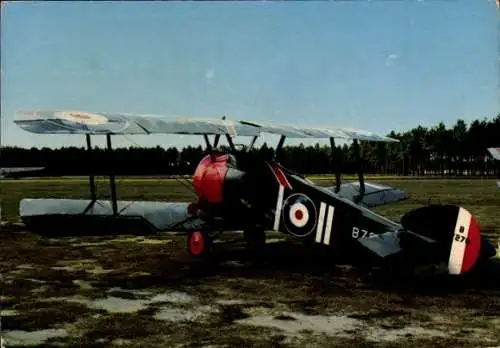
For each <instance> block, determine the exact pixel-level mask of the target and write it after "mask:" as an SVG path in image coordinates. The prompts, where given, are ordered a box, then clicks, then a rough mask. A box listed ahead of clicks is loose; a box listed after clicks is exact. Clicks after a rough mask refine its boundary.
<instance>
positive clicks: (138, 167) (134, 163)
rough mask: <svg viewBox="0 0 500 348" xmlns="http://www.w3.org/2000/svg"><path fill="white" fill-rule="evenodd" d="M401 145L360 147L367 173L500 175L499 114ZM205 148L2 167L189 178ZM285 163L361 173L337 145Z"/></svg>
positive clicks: (71, 156)
mask: <svg viewBox="0 0 500 348" xmlns="http://www.w3.org/2000/svg"><path fill="white" fill-rule="evenodd" d="M388 136H390V137H392V138H396V139H398V140H399V142H398V143H379V142H361V143H360V149H361V156H362V158H363V162H362V163H363V164H362V165H363V171H364V172H365V173H373V174H374V173H377V174H392V175H418V176H424V175H440V176H465V175H467V176H492V175H495V176H496V175H500V169H499V163H496V162H495V161H493V160H492V159H491V157H490V156H489V154H488V153H487V151H486V149H487V148H488V147H498V146H500V114H498V115H497V116H496V117H494V118H492V119H483V120H475V121H473V122H471V123H470V124H469V125H468V124H467V123H466V122H465V121H464V120H461V119H459V120H457V122H456V123H455V124H454V125H453V126H451V127H446V126H445V125H444V123H443V122H440V123H439V124H437V125H435V126H434V127H423V126H418V127H416V128H413V129H411V130H409V131H406V132H395V131H392V132H390V133H389V134H388ZM205 151H206V149H205V148H202V147H201V146H197V147H193V146H188V147H185V148H182V149H178V148H175V147H170V148H166V149H165V148H162V147H160V146H157V147H154V148H143V147H129V148H117V149H114V150H113V151H112V152H109V151H107V150H106V149H102V148H94V149H92V152H91V153H90V152H88V151H87V150H86V149H85V148H83V147H82V148H78V147H62V148H59V149H50V148H40V149H39V148H30V149H26V148H21V147H8V146H6V147H2V148H1V151H0V167H46V172H45V174H46V175H85V174H88V173H90V172H91V171H93V172H95V173H96V174H102V175H105V174H108V173H109V172H110V171H112V172H114V173H115V174H118V175H120V174H121V175H190V174H192V173H193V172H194V170H195V168H196V165H197V164H198V162H199V160H200V159H201V157H202V156H203V155H204V153H205ZM252 151H255V152H256V153H257V154H258V155H259V156H262V157H263V158H271V157H273V156H274V155H275V153H274V148H273V147H271V146H267V145H266V144H264V145H263V146H261V147H260V148H256V149H253V150H252ZM280 162H281V163H283V165H285V166H286V167H288V168H291V169H293V170H295V171H297V172H300V173H304V174H325V173H331V172H333V171H334V170H335V169H340V170H341V171H342V172H343V173H346V174H351V173H355V172H356V170H357V168H358V167H357V162H356V152H355V150H354V146H353V144H349V145H347V144H346V145H343V146H338V147H337V151H336V154H335V160H332V156H331V150H330V147H329V146H327V145H323V146H320V145H319V144H316V145H314V146H304V145H302V144H301V145H299V146H285V147H284V148H283V151H282V153H281V154H280Z"/></svg>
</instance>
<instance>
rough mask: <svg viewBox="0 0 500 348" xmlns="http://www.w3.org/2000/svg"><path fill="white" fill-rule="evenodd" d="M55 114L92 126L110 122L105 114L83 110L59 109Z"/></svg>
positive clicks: (67, 119) (64, 118) (66, 119)
mask: <svg viewBox="0 0 500 348" xmlns="http://www.w3.org/2000/svg"><path fill="white" fill-rule="evenodd" d="M55 115H56V116H57V117H59V118H61V119H63V120H65V121H70V122H75V123H81V124H85V125H92V126H97V125H101V124H105V123H107V122H108V119H107V118H106V117H105V116H103V115H98V114H92V113H89V112H82V111H58V112H56V113H55Z"/></svg>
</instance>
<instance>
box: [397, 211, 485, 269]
mask: <svg viewBox="0 0 500 348" xmlns="http://www.w3.org/2000/svg"><path fill="white" fill-rule="evenodd" d="M401 224H402V225H403V227H404V228H405V229H407V230H409V231H411V232H414V233H417V234H420V235H422V236H424V237H428V238H431V239H433V240H435V241H436V242H437V243H438V245H439V250H440V253H439V254H440V258H442V260H441V261H444V262H447V264H448V272H449V273H450V274H463V273H466V272H468V271H469V270H471V269H472V267H473V266H474V265H475V264H476V262H477V261H478V259H479V255H480V252H481V233H480V228H479V224H478V223H477V220H476V218H475V217H474V216H473V215H472V214H471V213H470V212H469V211H467V210H466V209H464V208H462V207H459V206H455V205H428V206H426V207H422V208H417V209H415V210H412V211H410V212H408V213H407V214H405V215H404V216H403V217H402V219H401Z"/></svg>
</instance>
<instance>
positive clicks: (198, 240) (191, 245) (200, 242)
mask: <svg viewBox="0 0 500 348" xmlns="http://www.w3.org/2000/svg"><path fill="white" fill-rule="evenodd" d="M212 241H213V240H212V236H210V235H209V233H208V232H207V231H193V232H189V234H188V240H187V248H188V251H189V254H191V256H193V257H196V258H206V257H207V256H208V255H210V253H211V251H212Z"/></svg>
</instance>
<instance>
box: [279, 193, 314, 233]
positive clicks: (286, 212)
mask: <svg viewBox="0 0 500 348" xmlns="http://www.w3.org/2000/svg"><path fill="white" fill-rule="evenodd" d="M282 212H283V214H282V219H283V224H284V226H285V228H286V231H287V232H288V233H289V234H291V235H292V236H295V237H299V238H304V237H306V236H308V235H309V234H311V233H312V232H313V231H314V228H315V227H316V223H317V220H318V219H317V216H318V215H317V212H316V206H315V205H314V202H313V201H312V200H311V199H310V198H309V197H307V196H306V195H304V194H303V193H295V194H292V195H290V196H289V197H288V198H287V199H286V200H285V202H284V203H283V211H282Z"/></svg>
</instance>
